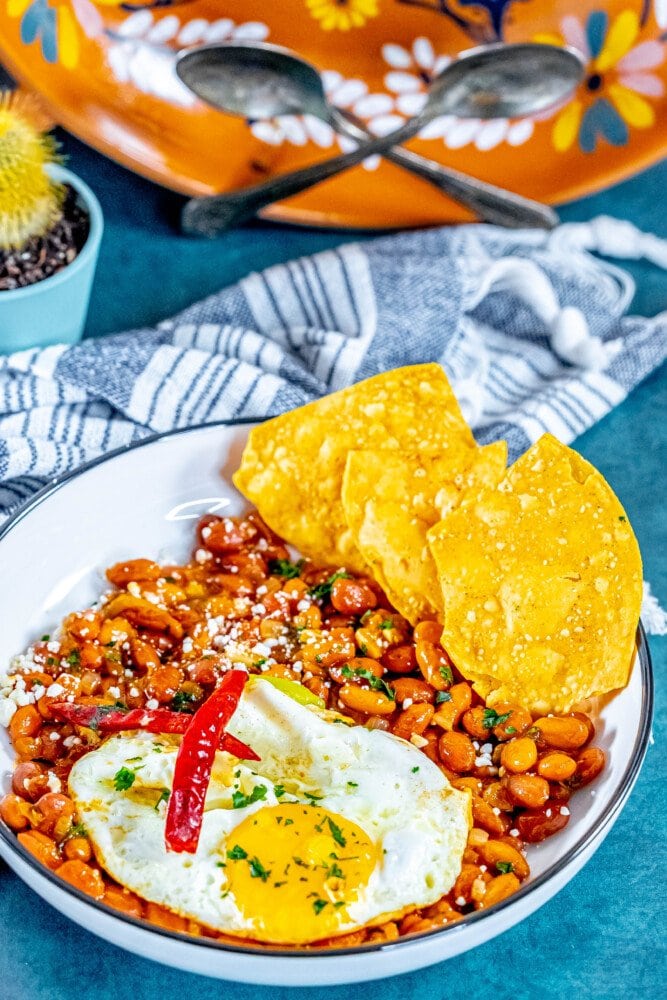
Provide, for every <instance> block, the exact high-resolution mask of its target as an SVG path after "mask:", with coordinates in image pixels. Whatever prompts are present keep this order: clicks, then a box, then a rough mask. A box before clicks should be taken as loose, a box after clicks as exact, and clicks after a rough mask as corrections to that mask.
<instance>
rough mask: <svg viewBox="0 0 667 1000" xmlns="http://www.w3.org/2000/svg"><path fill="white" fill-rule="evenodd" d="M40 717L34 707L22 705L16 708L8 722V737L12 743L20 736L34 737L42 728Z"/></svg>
mask: <svg viewBox="0 0 667 1000" xmlns="http://www.w3.org/2000/svg"><path fill="white" fill-rule="evenodd" d="M42 721H43V720H42V716H41V715H40V714H39V712H38V711H37V709H36V708H35V706H34V705H22V706H21V707H20V708H17V709H16V711H15V712H14V714H13V715H12V717H11V719H10V722H9V735H10V736H11V738H12V741H16V740H18V739H20V738H21V737H22V736H36V735H37V733H38V732H39V731H40V729H41V728H42Z"/></svg>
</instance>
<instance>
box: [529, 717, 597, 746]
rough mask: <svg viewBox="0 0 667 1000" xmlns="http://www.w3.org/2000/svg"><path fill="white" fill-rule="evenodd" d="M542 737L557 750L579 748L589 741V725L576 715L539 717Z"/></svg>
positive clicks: (538, 726)
mask: <svg viewBox="0 0 667 1000" xmlns="http://www.w3.org/2000/svg"><path fill="white" fill-rule="evenodd" d="M535 727H536V728H537V729H538V730H539V733H540V738H541V739H542V741H543V742H544V743H546V744H547V746H549V747H554V749H556V750H578V749H579V747H582V746H583V745H584V743H586V742H587V741H588V726H587V725H586V724H585V723H584V722H582V720H581V719H578V718H576V716H574V715H549V716H544V717H543V718H541V719H537V720H536V722H535Z"/></svg>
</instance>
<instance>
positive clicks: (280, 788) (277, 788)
mask: <svg viewBox="0 0 667 1000" xmlns="http://www.w3.org/2000/svg"><path fill="white" fill-rule="evenodd" d="M273 792H274V795H275V796H276V798H277V799H280V798H282V796H283V795H284V794H285V786H284V785H274V786H273Z"/></svg>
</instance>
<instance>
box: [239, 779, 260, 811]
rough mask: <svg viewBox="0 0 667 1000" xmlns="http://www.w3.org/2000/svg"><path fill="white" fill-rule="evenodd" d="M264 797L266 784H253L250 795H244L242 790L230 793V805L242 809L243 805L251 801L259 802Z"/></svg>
mask: <svg viewBox="0 0 667 1000" xmlns="http://www.w3.org/2000/svg"><path fill="white" fill-rule="evenodd" d="M265 798H266V785H255V787H254V788H253V790H252V792H251V793H250V795H244V794H243V792H238V791H236V792H234V793H233V794H232V806H233V807H234V809H243V808H244V807H245V806H251V805H252V804H253V802H260V801H261V800H262V799H265Z"/></svg>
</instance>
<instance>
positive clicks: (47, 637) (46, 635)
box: [42, 632, 51, 642]
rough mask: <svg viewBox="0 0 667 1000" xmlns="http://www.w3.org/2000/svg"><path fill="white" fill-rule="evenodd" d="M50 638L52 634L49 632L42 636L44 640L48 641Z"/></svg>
mask: <svg viewBox="0 0 667 1000" xmlns="http://www.w3.org/2000/svg"><path fill="white" fill-rule="evenodd" d="M50 638H51V636H50V635H49V633H48V632H45V633H44V635H43V636H42V642H48V641H49V639H50Z"/></svg>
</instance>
